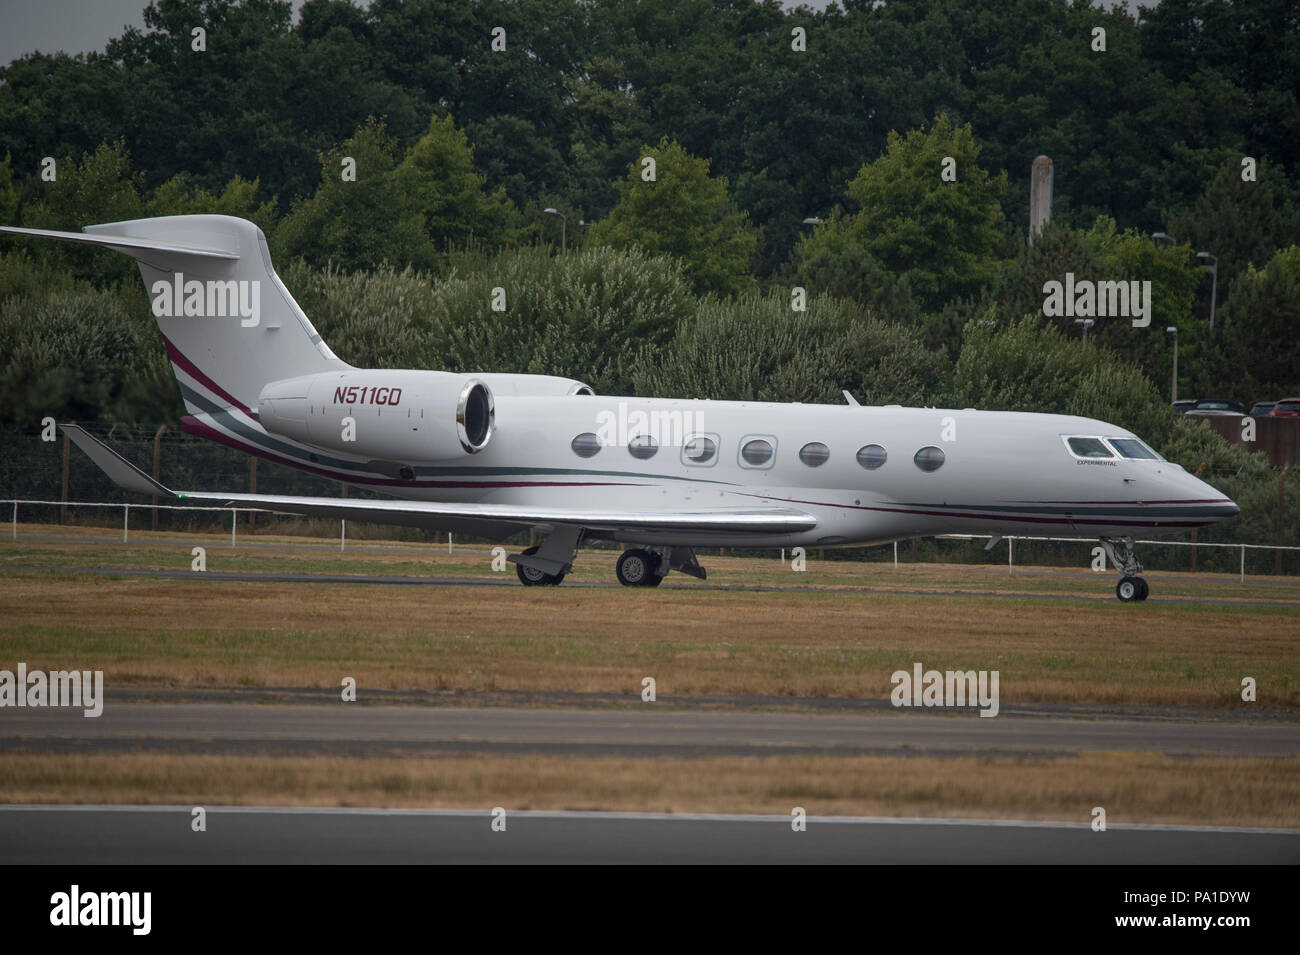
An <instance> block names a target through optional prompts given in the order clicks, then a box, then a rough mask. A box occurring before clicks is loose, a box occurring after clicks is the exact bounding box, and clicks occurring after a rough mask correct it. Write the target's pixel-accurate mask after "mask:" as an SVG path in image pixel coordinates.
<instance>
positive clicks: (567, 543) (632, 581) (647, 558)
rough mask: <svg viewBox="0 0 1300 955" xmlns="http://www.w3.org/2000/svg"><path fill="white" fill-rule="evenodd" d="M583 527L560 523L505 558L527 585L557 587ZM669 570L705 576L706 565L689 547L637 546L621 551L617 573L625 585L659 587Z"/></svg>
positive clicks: (570, 566) (570, 560)
mask: <svg viewBox="0 0 1300 955" xmlns="http://www.w3.org/2000/svg"><path fill="white" fill-rule="evenodd" d="M581 540H582V528H578V527H565V526H560V527H557V528H555V529H554V530H553V531H551V533H550V534H549V535H548V536H547V538H546V540H544V541H543V542H542V543H541V545H540V546H538V547H530V548H528V549H527V550H525V551H523V552H522V553H519V554H511V555H510V556H509V557H507V558H506V559H507V560H509V561H510V562H511V563H513V564H514V565H515V571H516V573H518V575H519V582H520V583H521V584H523V585H524V586H525V587H554V586H556V585H558V584H559V583H560V582H561V581H562V580H564V576H565V574H567V573H568V572H569V571H570V570H572V569H573V560H574V558H575V557H576V556H577V553H578V543H579V541H581ZM670 570H676V571H679V572H680V573H683V574H689V575H690V576H691V577H698V578H699V579H700V580H704V579H705V576H706V575H705V572H704V568H703V567H701V566H700V562H699V561H698V560H696V558H695V551H694V550H693V549H692V548H690V547H655V548H649V547H638V548H635V549H633V550H628V551H624V552H623V553H622V554H620V555H619V558H618V566H617V567H616V573H617V574H618V582H619V583H620V584H622V585H623V586H624V587H658V586H659V585H660V584H661V583H663V580H664V577H666V576H667V575H668V572H669V571H670Z"/></svg>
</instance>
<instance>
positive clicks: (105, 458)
mask: <svg viewBox="0 0 1300 955" xmlns="http://www.w3.org/2000/svg"><path fill="white" fill-rule="evenodd" d="M60 427H61V428H62V429H63V433H64V434H66V435H67V436H68V437H69V438H71V439H72V443H73V444H75V445H76V446H77V447H79V448H80V449H81V450H82V451H84V452H85V453H86V456H87V457H89V458H90V460H92V461H94V462H95V465H96V466H97V467H98V468H99V469H100V470H101V471H103V472H104V473H105V474H107V475H108V476H109V477H110V478H112V479H113V483H114V484H116V485H117V486H118V487H122V488H126V490H128V491H135V492H136V493H138V494H159V495H162V496H164V497H175V496H176V494H175V492H174V491H172V490H170V489H169V488H166V487H164V486H163V485H161V484H159V483H158V482H157V481H155V480H154V479H153V478H151V477H150V476H149V475H147V474H145V473H144V472H143V471H141V470H140V469H139V468H138V467H136V466H135V465H134V464H132V463H131V462H130V461H128V460H127V459H126V458H124V457H122V455H120V454H118V453H117V452H116V451H114V450H113V449H112V448H110V447H109V446H108V445H106V444H104V442H102V441H100V440H98V439H97V438H94V437H92V436H91V435H90V433H89V432H87V431H86V430H85V429H84V428H82V427H81V426H80V425H75V424H65V425H60Z"/></svg>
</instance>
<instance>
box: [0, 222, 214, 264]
mask: <svg viewBox="0 0 1300 955" xmlns="http://www.w3.org/2000/svg"><path fill="white" fill-rule="evenodd" d="M0 232H8V233H10V234H11V235H30V236H36V237H38V238H45V239H63V240H64V241H66V242H80V243H83V244H85V245H101V246H104V247H105V248H108V249H116V250H118V251H120V252H125V253H126V254H127V255H135V253H137V252H171V253H179V254H180V255H197V256H199V257H201V258H207V259H232V260H233V259H238V258H239V252H238V251H237V250H235V249H217V248H208V247H203V246H197V245H191V244H189V243H186V244H184V245H181V244H179V243H176V242H162V241H159V240H158V239H145V238H138V237H136V236H129V235H113V234H112V233H103V232H101V233H96V234H93V235H92V234H90V233H86V232H57V231H54V230H52V229H19V228H17V227H15V226H0ZM137 258H138V256H137Z"/></svg>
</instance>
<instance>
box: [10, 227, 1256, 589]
mask: <svg viewBox="0 0 1300 955" xmlns="http://www.w3.org/2000/svg"><path fill="white" fill-rule="evenodd" d="M0 231H4V232H9V233H13V234H15V235H24V236H47V237H52V238H57V239H64V240H67V241H71V242H80V243H87V244H90V245H99V246H104V247H106V248H110V249H116V250H117V251H119V252H124V253H126V254H127V255H130V256H132V257H133V258H135V259H136V260H137V261H138V262H139V264H140V273H141V275H142V276H143V278H144V282H145V286H146V287H147V289H148V291H149V298H150V301H151V305H152V308H153V311H154V314H155V315H156V316H157V319H158V327H159V329H160V330H161V331H162V335H163V341H164V342H165V344H166V348H167V355H168V357H169V359H170V360H171V364H172V368H173V370H174V371H175V374H176V379H177V381H178V382H179V383H180V390H181V394H182V396H183V398H184V401H185V406H186V408H187V410H188V412H189V414H188V415H186V416H185V417H184V419H183V425H184V429H185V431H187V432H188V433H190V434H195V435H201V436H203V437H205V438H208V439H210V440H213V441H217V442H219V443H221V444H224V445H227V446H229V447H232V448H237V449H238V450H240V451H244V452H247V453H249V454H254V455H257V456H259V457H262V458H266V459H268V460H271V461H275V462H277V463H280V464H285V465H289V466H290V467H295V468H299V469H301V470H304V471H309V472H311V473H313V474H320V475H323V476H325V477H329V478H333V479H335V480H338V481H341V482H345V483H347V484H354V485H358V486H361V487H367V488H372V489H375V490H377V491H382V492H386V493H387V494H389V495H391V496H392V499H391V500H361V499H356V498H326V497H294V496H286V495H275V494H239V493H221V492H208V491H172V490H170V489H168V488H166V487H164V486H162V485H161V484H159V483H158V482H156V481H155V480H153V478H151V477H149V476H148V475H146V474H145V473H144V472H142V471H141V470H139V469H138V468H136V467H134V466H133V465H131V464H130V463H129V462H127V461H126V460H125V459H124V458H122V457H121V456H120V455H118V454H117V453H116V452H115V451H113V450H112V449H110V448H109V447H107V446H106V445H104V444H102V443H100V442H99V441H97V440H95V439H94V438H93V437H91V436H90V435H89V434H87V433H86V432H85V431H84V430H82V429H80V428H78V427H77V426H75V425H65V426H64V431H65V432H66V433H67V434H68V435H69V437H70V438H71V439H72V440H73V441H74V442H76V444H77V446H78V447H79V448H81V449H82V450H83V451H84V452H85V453H86V454H88V455H89V456H90V457H91V459H92V460H94V462H95V463H96V464H97V465H98V466H99V467H101V468H102V469H103V470H104V471H105V472H106V473H107V474H108V475H109V476H110V477H111V478H112V479H113V480H114V481H115V482H116V483H118V484H119V485H121V486H122V487H124V488H126V489H128V490H130V491H136V492H140V493H143V494H150V495H153V494H157V495H162V496H168V497H174V498H177V499H179V500H181V501H185V502H194V503H196V504H198V503H204V504H208V503H218V504H222V505H242V506H247V507H259V508H264V509H267V510H270V511H276V512H283V513H290V514H308V515H313V516H320V517H330V518H336V519H337V518H343V519H349V520H362V521H375V522H379V523H388V524H404V525H411V526H415V527H425V528H434V529H440V530H448V531H454V532H461V533H466V534H473V535H477V536H480V537H486V538H489V539H504V538H507V537H509V536H511V535H514V534H517V533H518V532H520V531H521V530H527V529H532V530H536V531H537V532H539V534H540V535H542V543H541V545H540V546H538V547H530V548H528V549H526V550H523V551H522V552H521V553H517V554H512V555H510V557H509V559H510V560H511V561H513V562H514V563H515V564H516V565H517V571H518V575H519V579H520V580H521V581H522V582H523V583H524V584H526V585H530V586H536V585H554V584H558V583H560V581H562V580H563V579H564V576H565V574H566V573H568V572H569V570H570V569H571V568H572V566H573V560H574V558H575V556H576V554H577V550H578V547H579V546H580V544H581V543H582V542H583V541H584V540H609V541H618V542H621V543H625V544H631V545H635V546H633V547H632V548H631V549H627V550H625V551H624V552H623V554H622V555H621V556H620V557H619V560H618V566H617V574H618V579H619V581H620V582H621V583H623V584H625V585H627V586H656V585H658V584H659V583H660V582H661V581H662V580H663V578H664V576H665V575H666V574H668V572H669V571H670V570H676V571H680V572H682V573H685V574H689V575H691V576H694V577H698V578H700V579H704V577H705V572H704V568H702V567H701V566H700V564H699V561H698V560H697V559H696V555H695V550H694V549H695V548H697V547H786V548H790V547H807V546H827V545H838V544H857V545H869V544H879V543H886V542H889V541H895V540H901V539H907V538H914V537H927V536H934V535H940V534H977V535H983V534H987V535H991V537H992V540H991V541H990V546H992V544H993V543H995V542H996V541H997V540H998V539H1000V538H1001V537H1003V536H1007V535H1031V536H1049V535H1070V536H1087V537H1096V538H1097V539H1098V540H1099V541H1100V543H1101V545H1102V547H1103V548H1105V550H1106V552H1107V554H1108V555H1109V557H1110V560H1111V563H1112V565H1113V566H1114V567H1115V568H1116V569H1117V570H1118V571H1119V573H1120V574H1121V578H1120V581H1119V584H1118V586H1117V587H1116V594H1117V596H1118V597H1119V599H1120V600H1124V601H1130V600H1139V601H1140V600H1144V599H1146V596H1147V593H1148V587H1147V584H1146V581H1145V580H1143V578H1142V577H1141V576H1139V575H1140V574H1141V572H1142V566H1141V564H1139V563H1138V561H1137V559H1136V558H1135V556H1134V554H1133V535H1134V534H1135V533H1136V532H1139V531H1141V532H1143V533H1147V534H1161V533H1171V532H1176V531H1180V530H1183V529H1184V528H1191V527H1200V526H1204V525H1206V524H1211V523H1214V522H1215V521H1220V520H1223V519H1225V518H1229V517H1231V516H1233V515H1234V514H1236V513H1237V506H1236V504H1234V503H1233V502H1232V501H1231V500H1229V499H1228V498H1226V497H1224V496H1223V495H1222V494H1221V493H1219V492H1218V491H1216V490H1215V489H1214V488H1212V487H1211V486H1210V485H1208V484H1206V483H1205V482H1203V481H1200V480H1198V479H1197V478H1195V477H1193V476H1192V475H1190V474H1188V473H1186V472H1185V471H1184V470H1183V469H1182V468H1181V467H1179V466H1178V465H1176V464H1171V463H1170V462H1168V461H1166V460H1164V459H1163V458H1161V457H1160V455H1158V454H1157V453H1156V452H1154V451H1153V450H1151V448H1150V447H1148V446H1147V445H1146V444H1145V443H1143V441H1142V440H1141V439H1140V438H1138V437H1137V436H1136V435H1134V434H1131V433H1130V432H1128V431H1126V430H1124V429H1123V428H1119V427H1116V426H1115V425H1112V424H1107V423H1106V422H1104V421H1096V420H1092V419H1089V418H1078V417H1070V416H1065V415H1050V414H1024V413H1015V412H1001V411H976V410H974V409H970V408H967V409H963V410H955V409H953V410H946V409H935V408H903V407H899V406H896V405H887V406H885V407H863V406H859V405H858V404H857V403H856V402H855V401H854V400H853V399H852V396H850V395H848V394H847V393H845V397H846V399H847V403H846V404H845V405H805V404H769V403H758V402H743V401H705V400H686V399H672V398H634V397H604V396H600V395H596V394H593V392H592V389H591V388H590V387H588V386H587V385H585V384H583V383H582V382H580V381H575V380H572V379H568V378H558V377H550V376H546V375H512V374H496V373H492V372H481V373H480V372H475V373H472V374H461V373H453V372H446V371H407V370H389V369H374V370H372V369H361V368H354V367H352V366H351V365H349V364H348V363H347V362H344V361H342V360H341V359H339V358H338V357H337V356H336V355H335V354H334V353H333V352H332V351H330V348H329V346H328V345H326V344H325V342H324V341H323V340H322V339H321V336H320V335H319V334H317V332H316V329H315V328H313V327H312V324H311V322H310V321H309V320H308V318H307V316H306V315H305V314H303V312H302V309H300V308H299V307H298V304H297V303H296V302H295V301H294V300H293V297H292V296H291V295H290V294H289V292H288V290H287V289H286V288H285V287H284V285H283V283H281V281H280V279H279V277H278V276H277V275H276V274H275V271H274V269H273V268H272V267H271V258H270V253H269V251H268V249H267V243H266V237H265V236H264V235H263V234H262V231H261V230H260V229H259V228H258V227H257V226H256V225H254V224H253V223H251V222H247V221H245V220H243V219H237V218H231V217H229V216H212V215H198V216H169V217H163V218H156V219H138V220H133V221H127V222H114V223H108V224H105V225H94V226H87V227H86V228H85V230H84V231H83V232H81V233H76V232H52V231H44V230H36V229H18V228H4V229H2V230H0ZM501 320H502V321H509V315H508V313H506V314H503V315H502V316H501ZM756 331H757V330H756ZM702 384H703V383H702Z"/></svg>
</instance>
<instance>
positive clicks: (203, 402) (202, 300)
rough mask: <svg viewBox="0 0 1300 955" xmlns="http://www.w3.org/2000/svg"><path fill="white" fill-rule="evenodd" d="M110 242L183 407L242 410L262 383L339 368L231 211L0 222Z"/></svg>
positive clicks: (261, 246)
mask: <svg viewBox="0 0 1300 955" xmlns="http://www.w3.org/2000/svg"><path fill="white" fill-rule="evenodd" d="M0 232H10V233H14V234H18V235H35V236H47V237H50V238H57V239H64V240H67V241H72V242H82V243H90V244H93V245H101V246H104V247H106V248H110V249H116V250H117V251H119V252H124V253H126V254H127V255H130V256H132V257H133V258H135V260H136V261H137V262H138V263H139V264H140V275H141V277H142V278H143V279H144V284H145V288H146V289H147V290H148V292H149V301H150V304H151V306H152V308H153V313H154V316H155V317H156V318H157V320H158V328H159V329H160V330H161V331H162V335H163V341H164V343H165V344H166V346H167V357H168V358H169V359H170V360H171V364H172V370H173V371H174V372H175V374H176V379H177V381H178V382H179V383H180V386H181V394H182V395H183V396H184V398H185V406H186V408H188V409H189V412H190V413H191V414H203V413H205V412H212V411H215V410H220V409H226V408H231V409H238V410H241V411H243V412H244V413H246V414H251V412H252V409H254V408H256V407H257V397H258V394H259V393H260V392H261V390H262V386H263V385H265V384H266V383H267V382H270V381H276V380H278V379H281V378H295V377H297V376H299V375H311V374H316V373H318V372H323V371H339V370H344V369H346V368H348V367H349V366H348V364H347V363H346V362H344V361H342V360H340V359H339V358H338V357H337V356H335V354H334V353H333V352H332V351H330V349H329V346H328V345H326V344H325V342H324V341H323V340H322V339H321V337H320V335H319V334H318V333H317V332H316V329H315V328H313V327H312V324H311V321H310V320H309V319H308V318H307V316H306V315H304V314H303V311H302V309H301V308H299V307H298V303H297V302H295V301H294V300H293V296H292V295H290V294H289V291H288V289H286V288H285V287H284V283H282V282H281V281H280V277H279V276H278V275H276V274H275V269H274V268H272V267H271V253H270V250H269V249H268V248H267V245H266V236H265V235H263V234H262V230H261V229H259V228H258V227H257V226H256V225H254V224H253V223H251V222H249V221H247V220H245V219H237V218H234V217H233V216H215V215H200V216H163V217H160V218H156V219H131V220H128V221H125V222H110V223H106V224H104V225H92V226H86V227H85V229H84V231H83V232H81V233H78V232H51V231H46V230H40V229H16V228H3V227H0Z"/></svg>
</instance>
